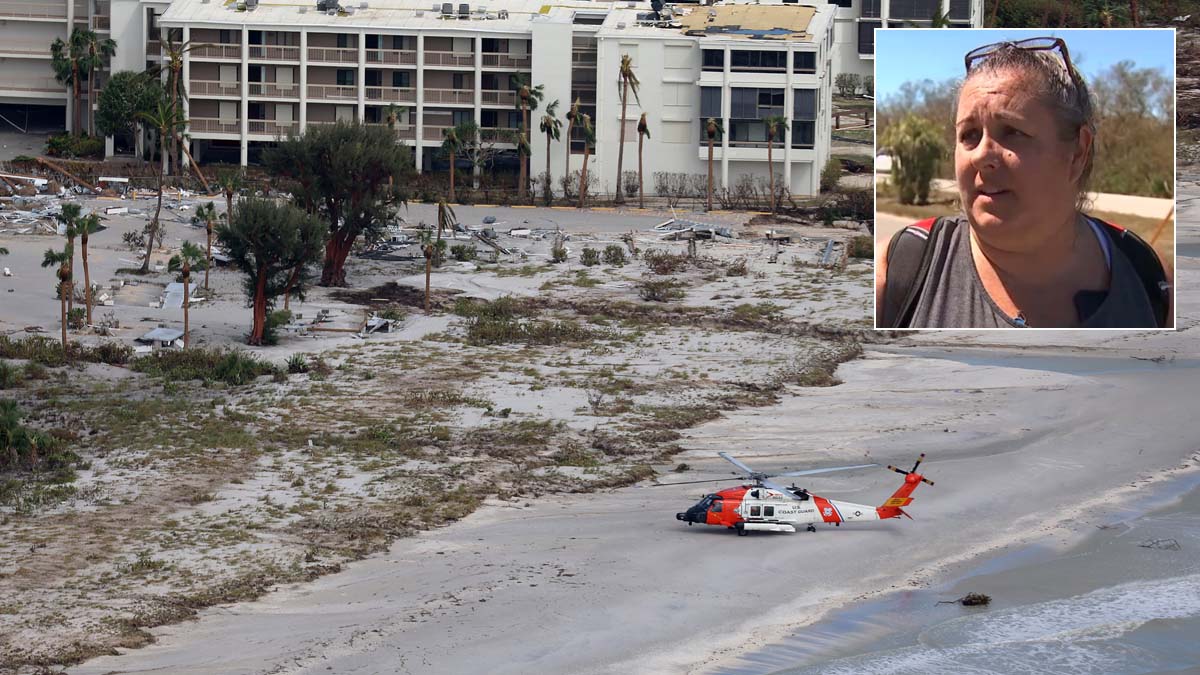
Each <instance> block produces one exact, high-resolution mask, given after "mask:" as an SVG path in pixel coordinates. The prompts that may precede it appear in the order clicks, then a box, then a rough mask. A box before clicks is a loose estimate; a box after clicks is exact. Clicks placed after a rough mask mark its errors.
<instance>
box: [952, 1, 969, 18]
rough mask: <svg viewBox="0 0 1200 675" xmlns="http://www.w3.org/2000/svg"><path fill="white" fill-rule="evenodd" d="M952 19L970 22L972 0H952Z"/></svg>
mask: <svg viewBox="0 0 1200 675" xmlns="http://www.w3.org/2000/svg"><path fill="white" fill-rule="evenodd" d="M950 19H951V20H952V21H970V20H971V0H950Z"/></svg>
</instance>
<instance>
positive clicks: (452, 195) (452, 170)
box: [450, 152, 454, 202]
mask: <svg viewBox="0 0 1200 675" xmlns="http://www.w3.org/2000/svg"><path fill="white" fill-rule="evenodd" d="M450 201H451V202H453V201H454V153H453V152H451V153H450Z"/></svg>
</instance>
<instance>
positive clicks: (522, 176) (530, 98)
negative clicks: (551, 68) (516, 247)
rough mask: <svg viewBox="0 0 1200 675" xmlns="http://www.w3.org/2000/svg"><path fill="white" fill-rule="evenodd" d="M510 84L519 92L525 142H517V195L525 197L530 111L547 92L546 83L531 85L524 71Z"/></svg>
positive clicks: (527, 187)
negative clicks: (518, 164)
mask: <svg viewBox="0 0 1200 675" xmlns="http://www.w3.org/2000/svg"><path fill="white" fill-rule="evenodd" d="M509 84H510V86H511V87H512V88H513V90H514V91H516V92H517V109H518V110H520V111H521V138H522V139H524V143H518V144H517V155H518V157H519V158H520V162H521V168H520V173H519V175H518V181H520V185H519V186H518V187H517V196H519V197H520V198H522V199H524V198H525V195H526V192H527V191H528V189H529V112H530V111H531V110H537V107H538V104H539V103H541V102H542V99H543V98H544V97H545V95H546V94H545V91H544V89H545V87H544V85H540V84H539V85H538V86H536V87H534V86H531V85H530V84H529V80H528V79H526V77H525V75H524V74H523V73H518V74H516V75H513V76H511V77H510V78H509Z"/></svg>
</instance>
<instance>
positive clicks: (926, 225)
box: [909, 218, 937, 233]
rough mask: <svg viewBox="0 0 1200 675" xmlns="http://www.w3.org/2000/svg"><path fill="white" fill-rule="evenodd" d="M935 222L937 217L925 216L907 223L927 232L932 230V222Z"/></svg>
mask: <svg viewBox="0 0 1200 675" xmlns="http://www.w3.org/2000/svg"><path fill="white" fill-rule="evenodd" d="M936 222H937V218H926V219H925V220H922V221H920V222H917V223H913V224H912V225H909V227H915V228H917V229H921V230H925V232H927V233H928V232H932V231H933V224H934V223H936Z"/></svg>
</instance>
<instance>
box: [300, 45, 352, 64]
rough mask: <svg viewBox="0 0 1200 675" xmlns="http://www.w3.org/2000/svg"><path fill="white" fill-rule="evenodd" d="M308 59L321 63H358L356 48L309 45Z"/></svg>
mask: <svg viewBox="0 0 1200 675" xmlns="http://www.w3.org/2000/svg"><path fill="white" fill-rule="evenodd" d="M308 60H309V61H320V62H323V63H358V48H357V47H354V48H347V47H309V48H308Z"/></svg>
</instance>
